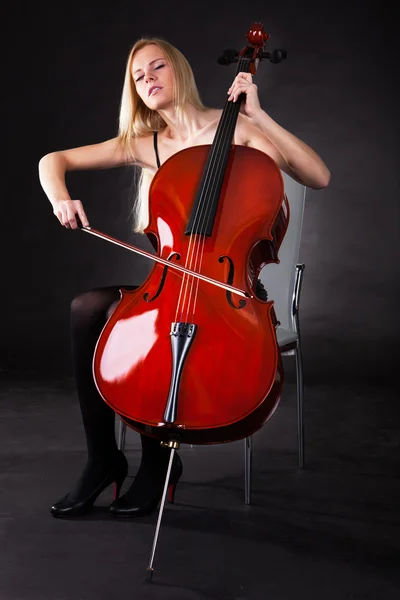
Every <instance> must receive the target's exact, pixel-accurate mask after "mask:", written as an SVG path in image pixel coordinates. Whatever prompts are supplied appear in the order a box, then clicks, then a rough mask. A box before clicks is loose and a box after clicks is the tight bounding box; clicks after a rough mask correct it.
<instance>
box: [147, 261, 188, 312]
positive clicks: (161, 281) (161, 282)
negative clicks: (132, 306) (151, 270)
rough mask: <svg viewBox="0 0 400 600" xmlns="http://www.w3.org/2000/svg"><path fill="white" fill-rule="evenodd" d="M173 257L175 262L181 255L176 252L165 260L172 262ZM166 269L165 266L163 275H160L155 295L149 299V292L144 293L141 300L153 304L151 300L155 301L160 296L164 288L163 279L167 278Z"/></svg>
mask: <svg viewBox="0 0 400 600" xmlns="http://www.w3.org/2000/svg"><path fill="white" fill-rule="evenodd" d="M175 257H176V260H180V258H181V255H180V254H179V253H178V252H173V253H172V254H171V255H170V256H168V258H167V260H172V259H173V258H175ZM168 268H169V267H167V265H165V266H164V269H163V274H162V276H161V280H160V285H159V286H158V290H157V291H156V293H155V294H154V296H153V297H152V298H149V296H150V294H149V292H146V293H145V294H144V296H143V300H144V301H145V302H153V300H155V299H156V298H158V296H159V295H160V294H161V290H162V289H163V287H164V283H165V278H166V277H167V271H168Z"/></svg>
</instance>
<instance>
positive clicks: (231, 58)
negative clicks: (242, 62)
mask: <svg viewBox="0 0 400 600" xmlns="http://www.w3.org/2000/svg"><path fill="white" fill-rule="evenodd" d="M238 58H239V52H238V51H237V50H234V49H233V48H228V49H227V50H224V52H223V54H221V56H220V57H219V58H218V60H217V62H218V63H219V64H220V65H229V64H230V63H233V62H237V60H238Z"/></svg>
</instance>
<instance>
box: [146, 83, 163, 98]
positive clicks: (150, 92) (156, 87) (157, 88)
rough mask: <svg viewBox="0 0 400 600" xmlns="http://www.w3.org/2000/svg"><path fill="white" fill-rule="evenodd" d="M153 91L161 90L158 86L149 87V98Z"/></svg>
mask: <svg viewBox="0 0 400 600" xmlns="http://www.w3.org/2000/svg"><path fill="white" fill-rule="evenodd" d="M154 90H162V87H161V86H160V85H153V86H151V88H150V89H149V94H148V95H149V96H151V94H152V93H153V91H154Z"/></svg>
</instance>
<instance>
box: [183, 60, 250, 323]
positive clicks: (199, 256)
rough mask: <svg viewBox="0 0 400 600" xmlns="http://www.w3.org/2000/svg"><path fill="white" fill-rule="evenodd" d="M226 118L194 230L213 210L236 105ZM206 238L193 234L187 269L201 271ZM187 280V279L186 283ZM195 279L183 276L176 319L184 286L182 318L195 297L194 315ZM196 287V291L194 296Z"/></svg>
mask: <svg viewBox="0 0 400 600" xmlns="http://www.w3.org/2000/svg"><path fill="white" fill-rule="evenodd" d="M246 64H248V61H246V60H243V59H241V60H240V61H239V65H238V68H237V73H238V72H240V71H241V70H242V67H244V66H245V65H246ZM226 102H228V101H226ZM224 116H225V122H222V124H221V125H220V126H219V128H220V136H219V140H217V144H216V145H215V147H214V151H213V154H212V155H211V157H210V160H209V166H208V170H207V173H206V177H205V182H206V184H205V185H204V187H203V190H202V196H201V198H200V199H199V203H198V206H197V209H196V215H195V217H194V220H193V230H194V229H195V228H196V227H197V225H198V224H199V223H200V222H201V220H203V226H204V225H205V223H206V222H207V220H208V218H209V215H210V210H211V208H210V205H211V198H212V189H213V184H214V191H215V189H216V185H217V184H218V181H215V179H216V177H217V178H218V176H220V175H221V174H222V163H223V158H224V152H223V150H224V148H223V147H224V144H225V139H224V137H225V136H226V131H227V130H229V128H231V126H232V123H233V120H234V118H235V104H234V103H230V105H228V106H227V107H226V111H225V115H224ZM224 130H225V131H224ZM215 171H216V172H217V175H216V174H215ZM213 172H214V173H213ZM214 182H215V183H214ZM207 196H208V198H207ZM205 198H207V200H206V201H205V200H204V199H205ZM195 236H197V238H195ZM205 238H206V236H205V235H202V234H193V233H192V234H190V240H189V247H188V253H187V258H186V263H185V266H186V267H187V268H191V269H194V270H196V271H199V266H198V265H199V264H200V267H201V264H202V260H203V254H204V246H205ZM194 240H195V241H194ZM193 260H194V262H195V266H193ZM188 264H189V266H188ZM185 278H186V281H185ZM195 279H197V278H195V277H193V276H190V275H187V274H184V276H183V280H182V284H181V292H180V295H179V299H178V305H177V314H176V319H177V315H178V312H179V305H180V302H181V296H182V292H183V288H184V286H185V294H184V299H183V303H182V307H181V313H182V314H181V316H183V314H184V312H186V313H187V318H188V316H189V312H190V310H189V309H190V303H191V299H192V298H193V297H194V306H193V311H192V312H193V313H194V310H195V305H196V299H197V295H198V287H199V281H196V282H195V281H194V280H195ZM189 285H190V292H189ZM194 285H195V287H196V289H195V292H194V294H193V287H194ZM188 294H189V298H188V300H186V298H187V295H188ZM186 303H187V307H186V310H185V305H186Z"/></svg>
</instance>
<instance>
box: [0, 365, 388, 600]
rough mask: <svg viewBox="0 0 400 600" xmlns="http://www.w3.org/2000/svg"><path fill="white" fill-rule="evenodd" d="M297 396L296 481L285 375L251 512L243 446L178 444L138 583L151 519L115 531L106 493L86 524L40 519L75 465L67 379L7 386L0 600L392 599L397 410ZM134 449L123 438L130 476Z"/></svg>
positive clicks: (351, 391) (78, 434)
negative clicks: (177, 475)
mask: <svg viewBox="0 0 400 600" xmlns="http://www.w3.org/2000/svg"><path fill="white" fill-rule="evenodd" d="M305 398H306V409H305V425H306V468H305V469H303V470H300V469H298V468H297V454H296V444H297V441H296V388H295V382H294V378H293V377H292V380H290V378H289V381H287V382H286V383H285V388H284V393H283V396H282V399H281V402H280V404H279V406H278V409H277V411H276V412H275V414H274V415H273V417H272V418H271V419H270V421H269V422H268V423H267V424H266V425H265V426H264V427H263V429H262V430H261V431H259V432H257V433H256V434H255V435H254V458H253V493H252V505H251V506H246V505H245V504H244V461H243V455H244V442H243V441H238V442H234V443H231V444H223V445H218V446H207V447H203V446H196V447H194V448H191V447H190V446H189V447H188V446H182V447H181V450H180V454H181V457H182V460H183V463H184V473H183V476H182V479H181V481H180V484H179V486H178V489H177V494H176V500H175V504H174V505H167V507H166V509H165V512H164V516H163V522H162V526H161V531H160V537H159V544H158V547H157V552H156V555H155V562H154V579H153V582H152V583H147V582H146V581H145V577H146V569H147V566H148V561H149V558H150V551H151V547H152V542H153V536H154V532H155V525H156V518H157V515H156V514H154V515H151V516H149V517H144V518H141V519H137V520H122V521H121V520H116V519H113V518H112V517H110V516H108V515H107V513H106V507H107V505H108V504H109V503H110V502H111V500H112V488H111V487H110V488H108V489H107V490H105V491H104V492H103V494H102V495H101V496H100V497H99V498H98V501H97V502H96V507H95V509H94V510H93V512H91V513H90V514H89V515H87V516H83V517H80V518H75V519H68V520H61V519H54V518H52V517H51V516H50V514H49V507H50V506H51V504H52V503H53V502H54V501H55V500H57V499H59V498H60V497H61V496H63V495H64V494H65V493H66V492H67V490H68V486H69V485H71V484H72V483H73V482H74V480H75V478H76V477H77V474H78V473H79V472H80V469H81V468H82V466H83V465H84V462H85V440H84V436H83V430H82V427H81V423H80V415H79V410H78V406H77V401H76V395H75V390H74V384H73V381H72V380H71V379H70V378H68V377H65V378H63V377H53V378H51V377H48V378H47V379H44V378H36V379H35V378H34V377H32V376H31V377H24V378H22V377H19V376H12V374H9V375H8V376H7V374H6V376H4V377H3V382H2V384H1V386H0V401H1V405H0V406H1V409H0V410H1V420H0V427H1V450H0V457H1V466H0V477H1V496H0V519H1V537H2V544H1V555H0V557H1V558H0V560H1V574H0V598H1V600H114V599H119V598H124V599H128V598H137V599H139V600H158V599H163V600H166V599H167V600H169V599H171V600H198V599H199V600H200V599H218V600H219V599H221V600H299V599H300V600H303V599H305V600H395V599H396V600H398V598H400V527H399V526H400V515H399V513H400V511H399V506H400V504H399V500H400V485H399V478H398V475H399V469H398V465H399V435H398V431H399V427H398V424H399V423H398V422H399V408H398V400H397V399H396V397H395V395H394V392H391V391H390V390H385V391H382V389H379V388H373V387H372V386H365V385H362V384H360V385H359V386H357V385H354V384H353V385H352V386H351V387H350V386H349V385H348V384H339V383H336V385H335V386H334V387H333V386H326V387H324V386H321V385H318V386H311V385H310V386H306V396H305ZM138 442H139V438H138V436H137V434H136V433H135V432H132V431H130V432H129V434H128V437H127V447H126V455H127V458H128V461H129V467H130V472H129V475H130V477H133V476H134V474H135V471H136V469H137V466H138V464H139V460H140V452H139V443H138ZM125 485H126V486H128V485H129V481H127V482H126V484H125ZM125 485H124V489H125Z"/></svg>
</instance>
